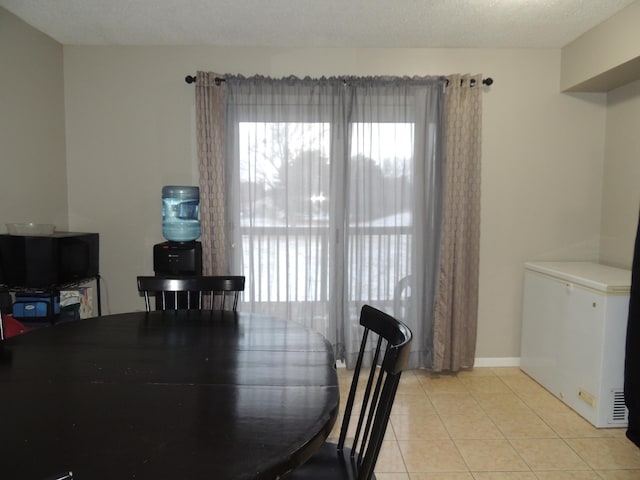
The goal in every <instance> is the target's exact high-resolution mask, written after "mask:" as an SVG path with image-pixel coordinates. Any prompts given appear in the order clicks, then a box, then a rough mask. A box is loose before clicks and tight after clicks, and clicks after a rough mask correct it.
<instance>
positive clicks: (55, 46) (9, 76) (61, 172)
mask: <svg viewBox="0 0 640 480" xmlns="http://www.w3.org/2000/svg"><path fill="white" fill-rule="evenodd" d="M8 222H37V223H54V224H56V225H57V226H58V228H59V229H61V230H66V226H67V179H66V164H65V131H64V97H63V65H62V46H61V45H60V44H59V43H57V42H55V41H54V40H52V39H51V38H49V37H47V36H46V35H44V34H42V33H41V32H39V31H38V30H36V29H34V28H32V27H30V26H29V25H27V24H25V23H24V22H22V21H21V20H19V19H18V18H17V17H15V16H14V15H12V14H11V13H9V12H7V11H6V10H5V9H3V8H0V233H5V232H6V229H5V223H8Z"/></svg>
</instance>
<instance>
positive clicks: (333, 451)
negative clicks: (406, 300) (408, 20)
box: [287, 305, 413, 480]
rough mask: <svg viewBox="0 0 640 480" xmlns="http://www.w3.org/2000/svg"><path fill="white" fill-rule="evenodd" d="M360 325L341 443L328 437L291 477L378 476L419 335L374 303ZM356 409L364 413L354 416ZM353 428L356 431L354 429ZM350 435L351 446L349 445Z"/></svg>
mask: <svg viewBox="0 0 640 480" xmlns="http://www.w3.org/2000/svg"><path fill="white" fill-rule="evenodd" d="M360 325H362V326H363V327H364V334H363V336H362V342H361V344H360V352H359V354H358V360H357V361H356V365H355V369H354V372H353V380H352V382H351V388H350V390H349V396H348V397H347V404H346V407H345V413H344V418H343V420H342V427H341V429H340V437H339V439H338V443H337V444H335V443H330V442H326V443H325V444H324V445H323V446H322V447H320V449H319V450H318V451H317V452H316V453H315V454H314V455H313V456H312V457H311V458H310V459H309V460H308V461H307V462H306V463H304V464H303V465H302V466H301V467H299V468H297V469H295V470H294V471H293V472H291V473H290V475H289V476H288V477H287V479H288V480H328V479H331V480H370V479H375V475H374V474H373V470H374V468H375V466H376V461H377V459H378V454H379V453H380V448H381V447H382V440H383V439H384V434H385V432H386V429H387V424H388V423H389V415H390V414H391V407H392V406H393V400H394V398H395V395H396V391H397V389H398V383H399V382H400V375H401V374H402V371H403V369H404V368H405V367H406V365H407V361H408V359H409V352H410V350H411V340H412V336H413V335H412V333H411V330H409V327H407V326H406V325H405V324H404V323H402V322H400V321H398V320H396V319H395V318H393V317H392V316H390V315H388V314H386V313H384V312H382V311H380V310H377V309H375V308H373V307H371V306H369V305H364V306H363V307H362V310H361V312H360ZM372 336H373V337H377V338H375V341H376V343H375V352H374V353H373V360H372V367H371V368H370V369H369V374H368V375H365V374H364V372H363V369H362V364H363V359H364V356H365V354H366V353H365V352H366V350H367V349H368V345H370V341H369V340H370V338H369V337H372ZM381 354H382V357H381ZM376 365H377V366H376ZM361 372H362V373H363V378H362V380H363V382H362V383H365V382H364V378H365V377H366V387H365V389H364V396H363V398H362V404H361V405H360V406H358V407H356V406H355V405H354V404H355V399H356V391H358V386H359V381H360V373H361ZM358 397H360V394H358ZM354 407H355V408H354ZM353 412H358V413H357V415H355V414H354V417H353V418H352V413H353ZM356 420H357V422H356ZM353 429H355V432H352V431H351V430H353ZM347 439H349V441H348V443H349V445H350V446H345V443H346V442H347Z"/></svg>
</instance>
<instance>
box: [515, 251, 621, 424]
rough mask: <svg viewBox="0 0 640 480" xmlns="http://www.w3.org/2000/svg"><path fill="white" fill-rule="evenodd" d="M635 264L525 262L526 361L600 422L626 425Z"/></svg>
mask: <svg viewBox="0 0 640 480" xmlns="http://www.w3.org/2000/svg"><path fill="white" fill-rule="evenodd" d="M630 286H631V272H630V271H628V270H623V269H619V268H613V267H608V266H605V265H600V264H597V263H590V262H529V263H526V264H525V275H524V297H523V311H522V343H521V353H520V368H521V369H522V370H523V371H524V372H526V373H527V374H528V375H529V376H531V377H532V378H533V379H534V380H536V381H537V382H539V383H540V384H541V385H542V386H544V387H545V388H546V389H547V390H549V391H550V392H551V393H553V394H554V395H556V396H557V397H558V398H560V399H561V400H562V401H563V402H565V403H566V404H567V405H568V406H569V407H571V408H572V409H574V410H575V411H576V412H578V413H579V414H580V415H581V416H583V417H584V418H585V419H587V420H588V421H589V422H591V423H592V424H593V425H595V426H596V427H624V426H626V424H627V410H626V408H625V405H624V390H623V387H624V352H625V339H626V327H627V316H628V309H629V290H630Z"/></svg>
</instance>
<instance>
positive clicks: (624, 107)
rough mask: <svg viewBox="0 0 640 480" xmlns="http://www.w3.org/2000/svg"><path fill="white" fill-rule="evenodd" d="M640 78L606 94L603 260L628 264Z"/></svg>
mask: <svg viewBox="0 0 640 480" xmlns="http://www.w3.org/2000/svg"><path fill="white" fill-rule="evenodd" d="M639 127H640V81H636V82H634V83H631V84H629V85H626V86H624V87H620V88H618V89H617V90H613V91H611V92H609V94H608V95H607V129H606V132H607V134H606V150H605V173H604V180H603V203H602V239H601V252H600V257H601V260H602V262H604V263H609V264H611V265H615V266H619V267H623V268H631V263H632V261H633V242H634V239H635V234H636V227H637V225H638V207H639V206H640V135H638V132H639V131H640V129H639Z"/></svg>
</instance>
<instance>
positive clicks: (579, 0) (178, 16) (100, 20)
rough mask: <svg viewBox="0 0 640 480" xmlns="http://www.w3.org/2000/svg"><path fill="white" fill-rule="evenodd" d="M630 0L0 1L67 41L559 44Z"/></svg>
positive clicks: (290, 44) (296, 44)
mask: <svg viewBox="0 0 640 480" xmlns="http://www.w3.org/2000/svg"><path fill="white" fill-rule="evenodd" d="M633 1H634V0H0V6H3V7H5V8H6V9H7V10H9V11H10V12H12V13H14V14H15V15H17V16H18V17H20V18H22V19H23V20H24V21H26V22H27V23H29V24H30V25H32V26H34V27H35V28H37V29H39V30H41V31H42V32H44V33H46V34H48V35H49V36H51V37H53V38H54V39H55V40H57V41H58V42H60V43H62V44H65V45H225V46H277V47H282V46H286V47H478V48H539V47H562V46H564V45H566V44H567V43H569V42H571V41H572V40H574V39H575V38H577V37H579V36H580V35H581V34H582V33H584V32H586V31H588V30H589V29H591V28H592V27H594V26H595V25H597V24H599V23H601V22H602V21H603V20H606V19H607V18H609V17H611V16H612V15H613V14H615V13H617V12H618V11H619V10H621V9H622V8H624V7H625V6H627V5H629V4H631V3H633Z"/></svg>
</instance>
